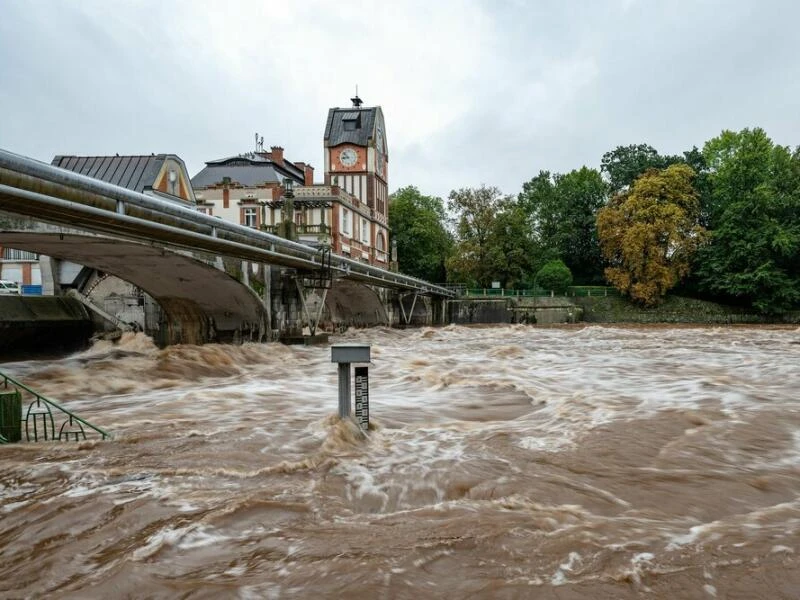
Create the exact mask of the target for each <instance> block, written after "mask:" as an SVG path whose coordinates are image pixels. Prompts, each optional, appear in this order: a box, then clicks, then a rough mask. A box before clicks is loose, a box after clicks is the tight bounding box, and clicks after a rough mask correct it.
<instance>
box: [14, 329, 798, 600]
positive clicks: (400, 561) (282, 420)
mask: <svg viewBox="0 0 800 600" xmlns="http://www.w3.org/2000/svg"><path fill="white" fill-rule="evenodd" d="M332 341H333V342H357V343H368V344H371V346H372V360H373V363H372V365H371V366H370V396H371V416H372V423H371V428H372V429H371V431H370V432H369V434H368V435H367V436H362V435H360V433H359V430H358V429H357V427H356V426H355V424H354V423H352V422H348V421H345V422H342V421H339V419H338V417H337V416H336V413H337V373H336V368H335V365H333V364H331V362H330V348H329V347H297V346H294V347H287V346H282V345H279V344H267V345H244V346H238V347H236V346H217V345H207V346H202V347H195V346H176V347H171V348H167V349H165V350H159V349H157V348H156V347H154V346H153V345H152V343H151V342H150V340H149V339H148V338H146V337H143V336H142V335H141V334H138V335H136V336H133V337H126V338H124V339H123V340H122V341H121V343H120V344H118V345H116V346H111V345H105V344H106V343H102V344H98V345H96V346H94V347H93V348H92V349H90V350H89V351H87V352H84V353H81V354H77V355H72V356H70V357H66V358H63V359H58V360H54V361H26V362H16V363H6V364H3V365H0V369H1V370H3V371H5V372H7V373H9V374H10V375H11V376H13V377H15V378H17V379H21V380H22V381H23V382H25V383H26V384H28V385H29V386H31V387H33V388H34V389H37V390H38V391H40V392H41V393H43V394H45V395H47V396H50V397H52V398H53V399H55V400H57V401H60V402H61V403H62V404H64V405H65V406H67V407H68V408H70V409H72V410H74V411H75V412H77V413H78V414H80V415H81V416H83V417H84V418H86V419H88V420H90V421H91V422H93V423H95V424H97V425H99V426H101V427H103V428H104V429H107V430H110V431H111V432H113V434H114V439H113V440H111V441H105V442H102V441H97V442H81V443H74V442H73V443H61V444H54V443H47V444H33V443H23V444H15V445H6V446H0V597H2V598H28V597H30V598H37V597H44V596H48V597H50V596H54V597H58V598H370V599H371V598H375V599H381V598H387V599H405V598H408V599H414V600H420V599H422V598H500V599H504V598H545V599H549V598H553V599H561V600H565V599H575V598H601V599H602V598H670V599H671V598H681V599H683V598H698V599H700V598H702V599H711V598H727V599H732V598H742V599H745V598H747V599H751V598H769V599H777V598H800V568H798V566H800V565H798V553H799V552H800V395H799V394H798V390H800V370H799V369H798V365H799V364H800V330H798V329H796V328H745V327H742V328H739V327H733V328H688V327H687V328H673V327H641V328H639V327H629V328H625V327H596V326H593V327H589V326H585V327H568V328H552V329H549V328H536V327H527V326H498V327H483V328H474V327H458V326H450V327H444V328H441V329H416V330H405V331H400V330H393V329H380V328H379V329H369V330H358V331H350V332H347V333H345V334H342V335H339V336H336V337H335V338H333V339H332Z"/></svg>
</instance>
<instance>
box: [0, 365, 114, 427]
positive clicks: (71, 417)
mask: <svg viewBox="0 0 800 600" xmlns="http://www.w3.org/2000/svg"><path fill="white" fill-rule="evenodd" d="M0 377H2V378H3V387H5V388H6V389H7V388H8V384H9V382H10V383H11V385H13V386H15V387H17V388H22V389H23V390H25V391H26V392H28V393H29V394H32V395H33V396H34V398H36V400H35V402H36V404H37V405H38V403H40V402H44V404H45V408H47V412H48V413H50V410H49V407H50V406H52V407H53V408H56V409H58V410H60V411H61V412H62V413H64V414H66V415H68V416H69V424H70V425H72V421H77V422H78V423H79V424H80V425H78V427H79V428H81V425H86V426H87V427H89V428H90V429H93V430H94V431H96V432H97V433H99V434H100V435H101V436H102V438H103V439H106V438H110V437H111V434H110V433H108V432H107V431H105V430H104V429H102V428H100V427H96V426H95V425H92V424H91V423H89V421H87V420H85V419H82V418H81V417H79V416H78V415H76V414H75V413H73V412H72V411H70V410H68V409H66V408H64V407H63V406H61V405H60V404H58V402H55V401H54V400H50V399H49V398H47V397H45V396H43V395H42V394H40V393H39V392H37V391H35V390H32V389H31V388H29V387H28V386H27V385H25V384H24V383H21V382H19V381H17V380H16V379H14V378H13V377H10V376H9V375H6V374H5V373H3V372H2V371H0ZM33 404H34V403H33V402H32V403H31V405H30V406H29V407H28V411H27V413H26V415H25V419H23V421H26V425H27V420H28V417H29V416H30V414H31V409H32V408H33ZM35 414H42V413H34V415H35ZM49 416H50V423H51V425H50V431H51V439H56V435H55V424H54V423H53V418H52V413H50V414H49ZM66 424H67V422H65V423H64V424H63V425H62V426H61V430H60V431H59V434H58V439H61V435H62V434H63V431H64V426H65V425H66ZM35 427H36V425H35V417H34V435H35V436H37V433H36V429H35ZM82 432H83V429H82V428H81V433H82ZM67 435H69V433H67ZM0 437H2V436H0ZM37 437H38V436H37ZM76 437H77V434H76ZM83 437H84V439H85V438H86V435H85V434H84V436H83ZM3 439H4V440H5V438H3ZM45 439H47V430H45ZM6 442H7V440H6Z"/></svg>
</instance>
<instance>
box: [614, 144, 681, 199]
mask: <svg viewBox="0 0 800 600" xmlns="http://www.w3.org/2000/svg"><path fill="white" fill-rule="evenodd" d="M678 162H682V159H681V158H680V157H678V156H662V155H661V154H659V153H658V151H657V150H656V149H655V148H653V147H652V146H650V145H649V144H631V145H629V146H617V147H616V148H615V149H614V150H611V151H609V152H606V153H605V154H604V155H603V158H602V160H601V161H600V170H601V171H602V172H603V173H605V174H606V176H607V177H608V187H609V190H610V192H611V194H618V193H620V192H622V191H624V190H626V189H628V188H629V187H630V186H631V185H632V184H633V182H634V181H636V180H637V179H638V178H639V176H641V175H642V174H643V173H644V172H645V171H648V170H649V169H664V168H666V167H668V166H670V165H672V164H675V163H678Z"/></svg>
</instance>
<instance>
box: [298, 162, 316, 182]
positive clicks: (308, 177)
mask: <svg viewBox="0 0 800 600" xmlns="http://www.w3.org/2000/svg"><path fill="white" fill-rule="evenodd" d="M294 166H295V167H297V168H298V169H302V171H303V185H314V167H312V166H311V165H307V164H306V163H304V162H302V161H300V162H296V163H294Z"/></svg>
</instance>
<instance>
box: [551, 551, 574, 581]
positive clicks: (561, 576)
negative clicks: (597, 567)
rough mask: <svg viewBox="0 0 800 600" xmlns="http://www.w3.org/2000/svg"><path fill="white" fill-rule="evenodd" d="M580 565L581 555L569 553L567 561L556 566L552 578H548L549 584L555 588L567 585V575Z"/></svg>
mask: <svg viewBox="0 0 800 600" xmlns="http://www.w3.org/2000/svg"><path fill="white" fill-rule="evenodd" d="M580 564H581V555H580V554H578V553H577V552H570V553H569V556H568V557H567V560H566V561H565V562H563V563H561V564H560V565H558V569H556V572H555V573H553V576H552V577H551V578H550V583H551V584H553V585H556V586H559V585H564V584H566V583H569V580H568V579H567V574H568V573H572V572H573V571H574V570H575V568H576V567H578V566H580Z"/></svg>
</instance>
